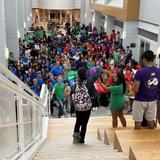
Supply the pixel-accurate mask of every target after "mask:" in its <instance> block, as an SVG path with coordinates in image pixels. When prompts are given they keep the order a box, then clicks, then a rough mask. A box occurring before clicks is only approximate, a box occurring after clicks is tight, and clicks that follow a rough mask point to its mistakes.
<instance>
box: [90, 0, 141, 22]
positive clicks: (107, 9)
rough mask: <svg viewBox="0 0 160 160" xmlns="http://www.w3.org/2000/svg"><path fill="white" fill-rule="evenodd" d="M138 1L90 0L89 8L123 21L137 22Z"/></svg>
mask: <svg viewBox="0 0 160 160" xmlns="http://www.w3.org/2000/svg"><path fill="white" fill-rule="evenodd" d="M139 4H140V0H91V1H90V8H91V9H92V10H95V11H97V12H100V13H102V14H104V15H110V16H113V17H116V18H118V19H121V20H124V21H137V20H138V17H139Z"/></svg>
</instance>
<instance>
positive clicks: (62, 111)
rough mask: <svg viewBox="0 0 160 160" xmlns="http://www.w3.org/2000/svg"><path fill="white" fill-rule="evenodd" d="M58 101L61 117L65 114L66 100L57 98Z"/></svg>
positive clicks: (59, 115)
mask: <svg viewBox="0 0 160 160" xmlns="http://www.w3.org/2000/svg"><path fill="white" fill-rule="evenodd" d="M57 101H58V105H59V106H58V108H59V113H58V117H61V116H63V115H64V101H63V100H57Z"/></svg>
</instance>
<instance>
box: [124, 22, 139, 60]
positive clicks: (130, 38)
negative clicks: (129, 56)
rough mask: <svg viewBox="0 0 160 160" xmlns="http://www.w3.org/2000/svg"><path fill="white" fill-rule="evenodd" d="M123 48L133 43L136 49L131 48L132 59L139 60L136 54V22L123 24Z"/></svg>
mask: <svg viewBox="0 0 160 160" xmlns="http://www.w3.org/2000/svg"><path fill="white" fill-rule="evenodd" d="M122 38H123V46H124V47H126V46H130V44H131V43H135V44H136V47H135V48H131V49H132V51H133V58H134V59H136V60H139V54H138V47H137V46H138V22H135V21H124V23H123V37H122Z"/></svg>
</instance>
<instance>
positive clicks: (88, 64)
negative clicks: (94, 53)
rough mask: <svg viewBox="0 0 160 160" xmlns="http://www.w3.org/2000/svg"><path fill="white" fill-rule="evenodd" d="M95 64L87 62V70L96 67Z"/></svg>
mask: <svg viewBox="0 0 160 160" xmlns="http://www.w3.org/2000/svg"><path fill="white" fill-rule="evenodd" d="M94 66H95V65H94V63H93V62H87V68H92V67H94Z"/></svg>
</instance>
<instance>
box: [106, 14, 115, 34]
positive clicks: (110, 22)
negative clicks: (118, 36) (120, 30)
mask: <svg viewBox="0 0 160 160" xmlns="http://www.w3.org/2000/svg"><path fill="white" fill-rule="evenodd" d="M105 19H106V21H105V24H104V25H105V26H104V29H105V31H106V32H107V33H108V34H109V35H110V34H111V33H112V30H113V29H114V22H115V19H114V17H112V16H105Z"/></svg>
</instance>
